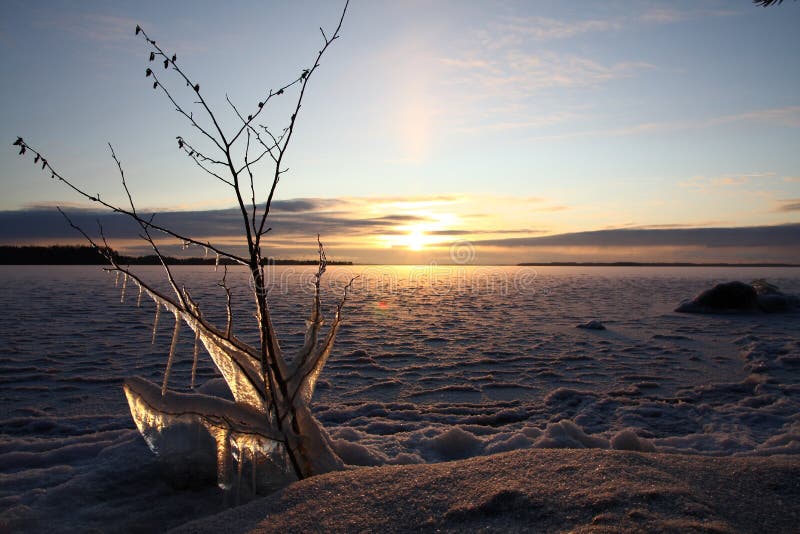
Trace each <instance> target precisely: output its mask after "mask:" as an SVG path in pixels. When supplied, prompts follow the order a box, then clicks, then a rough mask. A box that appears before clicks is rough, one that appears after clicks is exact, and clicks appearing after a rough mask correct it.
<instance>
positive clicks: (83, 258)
mask: <svg viewBox="0 0 800 534" xmlns="http://www.w3.org/2000/svg"><path fill="white" fill-rule="evenodd" d="M110 252H111V254H112V255H113V256H114V258H115V259H116V261H117V262H118V263H119V264H121V265H160V264H161V262H160V261H159V259H158V256H156V255H154V254H153V255H149V256H125V255H122V254H119V253H118V252H116V251H114V250H111V251H110ZM164 259H165V260H166V261H167V263H168V264H170V265H214V264H215V263H216V261H217V260H216V258H215V257H214V256H213V255H210V256H209V257H208V258H173V257H172V256H165V257H164ZM262 261H263V263H264V264H267V263H270V264H272V265H316V264H317V261H316V260H276V259H272V258H265V259H264V260H262ZM107 263H108V261H107V260H106V259H105V258H104V257H103V255H102V254H101V253H100V251H98V250H97V249H95V248H94V247H90V246H71V245H54V246H50V247H37V246H24V247H15V246H0V265H104V264H107ZM219 263H220V265H236V262H235V261H233V260H231V259H228V258H220V260H219ZM328 264H329V265H352V264H353V262H350V261H329V262H328Z"/></svg>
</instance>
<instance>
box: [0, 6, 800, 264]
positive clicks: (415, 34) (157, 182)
mask: <svg viewBox="0 0 800 534" xmlns="http://www.w3.org/2000/svg"><path fill="white" fill-rule="evenodd" d="M342 6H343V2H334V1H323V2H310V1H308V2H307V1H299V2H265V1H232V2H227V3H225V4H221V3H219V2H202V1H197V2H169V3H168V4H167V5H163V4H162V3H160V2H136V3H132V2H113V1H102V2H100V1H91V0H86V1H71V2H70V1H50V2H21V1H20V2H17V1H15V0H5V1H4V8H5V9H4V16H3V18H2V20H0V45H1V46H0V68H2V72H3V76H2V77H1V78H0V99H1V100H0V101H2V105H1V106H0V129H2V138H3V139H6V140H7V141H8V145H7V148H6V149H5V150H0V242H2V243H9V244H47V243H79V242H80V241H81V238H80V236H78V235H76V234H75V232H74V231H73V230H72V229H71V228H69V227H68V226H67V225H66V224H65V222H63V220H62V219H61V218H60V215H59V214H58V213H57V212H56V211H55V209H54V206H55V205H60V206H63V207H65V208H68V212H69V213H72V214H73V217H75V219H76V220H78V221H82V225H86V226H87V227H88V228H89V230H90V231H92V229H93V228H94V227H96V222H95V220H97V219H100V220H101V222H102V224H103V227H104V229H105V230H108V231H107V232H106V233H107V234H108V235H109V236H111V237H112V239H111V244H112V246H114V247H115V248H118V249H121V250H123V251H126V252H132V253H145V252H146V246H145V245H146V244H145V243H142V242H141V241H137V239H136V232H135V230H133V229H131V228H130V226H129V225H128V226H126V224H125V223H124V222H123V221H117V220H116V219H115V217H114V216H110V215H108V214H104V213H96V212H95V211H92V208H91V206H88V205H87V204H86V203H83V202H81V198H80V197H78V196H77V195H76V194H75V193H74V192H73V191H70V190H69V189H68V188H66V187H65V186H64V185H63V184H60V183H58V182H55V181H52V180H51V179H50V177H49V175H48V174H45V173H42V172H40V171H38V170H37V168H36V167H34V166H33V165H32V162H31V160H30V158H27V157H26V158H22V157H19V156H18V155H17V153H16V151H15V150H14V148H15V147H12V146H11V143H13V141H14V140H15V139H16V137H17V136H22V137H23V138H25V140H26V142H28V143H29V144H30V145H32V146H35V147H36V148H37V149H39V150H40V151H41V152H42V153H44V154H46V157H47V159H48V161H49V162H50V163H51V164H52V165H53V166H54V167H55V168H57V169H58V170H59V172H60V173H62V174H63V175H64V176H66V177H69V178H70V179H71V180H73V181H74V182H75V183H76V184H79V185H80V186H81V187H83V188H84V189H85V190H87V191H89V192H92V193H93V194H94V193H98V194H100V195H101V196H102V198H103V199H105V200H107V201H110V202H116V203H120V204H122V203H124V202H125V200H126V197H125V196H124V191H123V189H122V187H121V185H120V181H119V176H118V174H117V170H116V166H115V164H114V161H113V160H112V159H111V157H110V154H109V150H108V146H107V143H109V142H110V143H111V144H112V145H113V146H114V149H115V151H116V153H117V155H118V156H119V158H120V160H121V161H122V164H123V167H124V170H125V174H126V178H127V180H128V183H129V185H130V188H131V192H132V193H133V195H134V198H135V200H136V203H137V207H138V208H139V209H140V210H141V211H142V212H146V213H155V214H156V215H155V216H156V219H155V220H157V221H162V222H169V223H170V224H172V225H175V226H176V227H179V228H181V229H182V230H185V231H186V232H188V233H191V235H192V236H193V237H196V238H199V239H204V240H205V239H209V240H213V242H214V243H219V244H220V245H224V246H226V247H229V248H231V249H232V250H235V251H238V250H241V247H242V245H243V243H244V241H243V237H242V234H243V231H242V228H243V226H242V222H241V219H239V218H237V217H238V214H237V211H236V209H235V206H236V198H235V195H234V192H233V191H232V190H231V188H230V187H229V186H227V185H226V184H223V183H221V182H219V181H217V180H215V179H214V178H213V177H210V176H209V175H207V174H204V173H203V171H202V170H201V169H200V168H198V167H197V166H196V165H194V164H193V163H192V161H191V160H189V159H188V158H187V156H186V155H185V154H183V153H182V152H181V151H179V150H178V146H177V143H176V141H175V138H176V136H183V137H184V138H186V139H187V140H191V141H192V142H196V143H197V144H198V145H200V146H202V142H203V140H202V138H201V137H202V136H199V137H198V135H199V134H197V131H196V130H193V129H192V127H191V126H190V125H189V123H188V121H186V119H185V118H183V117H181V116H180V115H179V114H177V113H176V112H175V111H174V109H173V106H171V104H170V102H169V101H168V100H167V99H166V98H165V97H164V95H163V94H162V93H160V92H159V91H154V90H153V89H152V83H151V79H148V78H146V77H145V73H144V71H145V69H146V68H147V67H148V66H153V64H152V63H149V62H148V58H147V56H148V54H149V49H148V48H147V46H146V43H145V42H143V41H142V39H141V38H140V37H137V36H135V35H134V31H133V30H134V28H135V26H136V25H137V24H140V25H141V26H142V27H143V28H144V29H145V31H146V32H147V33H148V35H150V36H151V37H152V38H153V39H155V40H156V41H157V42H158V44H159V45H160V46H162V47H163V48H164V49H165V50H167V51H168V52H170V53H175V54H177V57H178V62H179V64H180V65H181V68H182V69H184V70H185V71H186V72H187V73H188V74H189V76H190V77H191V78H192V80H193V81H196V82H197V83H199V84H200V85H201V93H202V95H203V96H204V98H205V99H206V100H207V101H208V102H209V103H210V105H211V107H212V109H214V110H216V113H217V115H218V116H219V117H220V123H221V125H222V127H223V128H225V129H227V130H232V129H236V128H238V125H239V122H238V121H239V119H238V118H237V117H236V115H235V114H234V113H233V111H232V109H231V107H230V106H229V105H228V103H227V102H226V96H227V97H228V98H230V100H231V101H232V102H234V103H235V104H236V105H237V107H239V108H241V109H246V110H250V111H249V113H252V112H253V110H255V109H257V108H256V104H257V102H259V101H260V100H263V98H264V96H265V95H266V94H268V92H269V90H270V89H276V88H278V87H280V86H281V85H283V84H284V83H285V82H287V81H290V80H291V79H293V78H294V77H296V76H297V75H298V73H299V72H300V71H302V69H304V68H307V67H308V66H309V64H310V63H312V62H313V60H314V57H315V56H316V53H317V51H318V50H319V48H320V47H321V46H322V44H323V40H322V39H323V37H322V34H321V33H320V27H322V28H323V29H325V30H326V31H327V32H329V33H330V32H331V31H332V29H333V28H334V27H335V24H336V21H337V20H338V17H339V14H340V12H341V8H342ZM798 27H800V3H798V2H792V1H788V2H784V3H783V4H782V5H780V6H775V7H771V8H766V9H765V8H761V7H756V6H754V5H752V4H751V3H749V2H747V1H737V2H734V1H727V0H725V1H722V0H720V1H716V0H694V1H690V2H652V1H635V0H630V1H625V2H614V1H610V2H580V1H574V2H531V1H525V2H512V1H497V2H468V1H392V2H389V1H385V2H384V1H368V2H367V1H360V0H355V1H353V2H352V3H351V4H350V7H349V10H348V12H347V16H346V17H345V20H344V24H343V27H342V31H341V38H340V39H338V40H336V41H335V42H334V43H333V44H332V45H331V47H330V48H329V49H328V51H326V53H325V55H324V56H323V59H322V61H321V66H320V67H319V69H318V70H317V71H316V72H315V73H314V75H313V79H312V80H311V81H310V83H309V86H308V91H307V94H306V95H305V98H304V101H303V107H302V109H301V111H300V115H299V118H298V125H297V128H296V132H295V134H294V137H293V139H292V143H291V145H290V148H289V149H288V151H287V154H286V167H288V169H289V170H288V172H287V173H286V174H284V175H283V177H282V179H281V182H280V184H279V186H278V189H277V194H276V199H277V201H278V202H277V203H276V205H275V210H274V212H273V215H272V219H271V221H270V222H271V224H270V226H271V227H272V228H273V230H272V231H271V232H270V233H269V234H268V239H267V240H266V242H265V253H266V254H267V255H269V256H272V257H279V258H311V257H313V256H314V252H315V245H316V235H317V233H319V234H321V238H322V240H323V242H325V243H326V246H327V249H328V255H329V257H331V258H333V259H343V260H352V261H357V262H368V263H412V264H424V263H431V262H437V263H452V262H456V263H475V264H491V263H517V262H538V261H543V262H544V261H697V262H703V261H707V262H717V261H727V262H751V261H775V262H787V261H791V262H797V261H798V259H800V150H798V147H800V59H798V58H800V32H798V31H797V28H798ZM157 72H158V74H159V76H160V77H161V79H163V80H164V82H165V84H166V85H167V86H168V87H169V88H170V89H171V90H173V92H174V94H175V95H176V98H178V100H179V101H180V102H181V103H182V105H185V106H186V108H187V109H189V110H190V111H191V112H192V113H193V116H197V117H198V118H199V119H200V120H203V119H205V117H204V116H203V110H202V108H201V107H200V106H199V105H197V104H195V103H193V102H194V99H193V94H192V92H191V90H188V89H187V88H186V87H185V85H184V84H183V83H182V82H181V81H180V80H179V79H178V78H177V77H176V76H174V75H171V73H170V72H168V71H164V72H163V73H162V72H160V71H157ZM287 93H288V92H287ZM284 96H285V97H286V98H285V99H283V100H281V99H275V100H273V101H271V102H270V103H269V106H268V110H267V111H265V112H264V113H263V115H262V117H263V119H264V120H263V123H264V124H266V125H267V126H268V127H270V128H272V129H273V130H276V131H279V130H280V129H281V128H282V127H283V126H285V124H286V123H287V120H288V117H289V115H290V114H291V111H290V104H291V103H292V102H293V100H292V99H293V98H294V96H293V95H292V94H287V95H284ZM273 104H274V105H273ZM271 170H272V169H271V167H270V166H269V165H266V164H265V165H262V166H261V167H258V168H257V169H256V184H257V188H258V191H260V193H261V194H259V195H258V197H259V198H260V199H262V200H263V199H264V198H266V191H267V188H268V186H269V183H270V182H269V178H270V176H271ZM111 230H113V232H112V231H111ZM161 243H162V245H163V246H164V247H165V250H166V251H167V252H169V253H174V254H181V253H183V254H191V255H199V254H198V251H196V250H195V251H192V250H190V251H189V252H181V248H180V245H179V243H178V242H176V241H175V240H174V239H172V240H170V239H164V240H163V241H161Z"/></svg>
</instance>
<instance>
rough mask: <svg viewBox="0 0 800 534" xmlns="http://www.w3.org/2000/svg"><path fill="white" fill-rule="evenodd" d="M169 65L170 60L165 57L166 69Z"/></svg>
mask: <svg viewBox="0 0 800 534" xmlns="http://www.w3.org/2000/svg"><path fill="white" fill-rule="evenodd" d="M167 67H169V60H168V59H165V60H164V68H165V69H166V68H167Z"/></svg>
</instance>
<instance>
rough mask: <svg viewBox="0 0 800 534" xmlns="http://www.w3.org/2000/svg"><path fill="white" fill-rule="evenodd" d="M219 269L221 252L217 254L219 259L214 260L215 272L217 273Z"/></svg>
mask: <svg viewBox="0 0 800 534" xmlns="http://www.w3.org/2000/svg"><path fill="white" fill-rule="evenodd" d="M217 268H219V252H217V257H216V259H215V260H214V272H217Z"/></svg>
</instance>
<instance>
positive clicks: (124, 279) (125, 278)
mask: <svg viewBox="0 0 800 534" xmlns="http://www.w3.org/2000/svg"><path fill="white" fill-rule="evenodd" d="M127 287H128V273H125V274H123V275H122V294H121V295H120V297H119V301H120V302H125V288H127Z"/></svg>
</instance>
